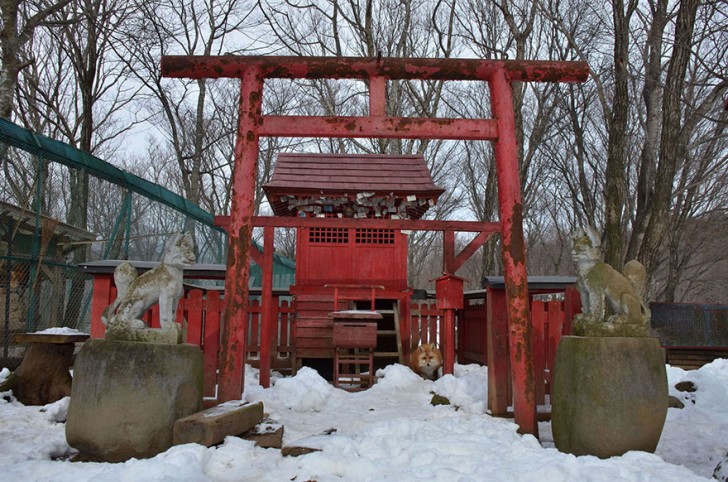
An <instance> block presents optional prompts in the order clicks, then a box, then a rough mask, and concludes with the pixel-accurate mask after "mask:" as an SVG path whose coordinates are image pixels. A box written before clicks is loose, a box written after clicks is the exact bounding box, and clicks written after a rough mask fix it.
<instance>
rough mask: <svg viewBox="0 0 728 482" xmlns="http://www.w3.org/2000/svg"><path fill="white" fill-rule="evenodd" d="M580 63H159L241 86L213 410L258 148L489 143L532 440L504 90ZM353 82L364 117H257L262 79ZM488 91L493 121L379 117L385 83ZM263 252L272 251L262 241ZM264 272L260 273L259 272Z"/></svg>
mask: <svg viewBox="0 0 728 482" xmlns="http://www.w3.org/2000/svg"><path fill="white" fill-rule="evenodd" d="M588 74H589V67H588V65H587V64H586V63H585V62H546V61H508V60H476V59H406V58H377V59H363V58H347V57H343V58H342V57H261V56H234V55H226V56H165V57H162V75H163V76H166V77H178V78H182V77H184V78H197V79H199V78H222V77H227V78H240V79H241V90H240V104H239V109H238V112H239V120H238V131H237V141H236V145H235V167H234V170H233V178H232V188H233V198H232V208H231V218H230V226H229V230H228V232H229V235H230V239H229V244H230V246H229V250H228V261H227V264H228V271H227V276H226V279H225V286H226V291H225V323H224V329H223V335H222V337H223V341H222V343H223V346H222V353H221V360H220V379H221V382H220V386H219V392H218V394H219V400H220V401H227V400H235V399H239V398H240V394H241V393H242V387H243V376H244V370H243V364H244V355H245V337H246V333H245V330H246V325H247V323H246V320H247V315H248V277H249V267H248V266H249V259H248V258H249V256H250V255H251V250H250V246H251V235H252V230H253V226H254V219H253V214H254V211H253V200H254V195H255V194H254V193H255V183H256V178H257V177H256V171H257V159H258V141H259V138H260V137H261V136H269V137H343V138H401V139H404V138H422V139H457V140H489V141H493V142H494V143H495V157H496V171H497V178H498V179H497V182H498V202H499V214H500V228H501V229H500V231H501V245H502V258H503V266H504V275H505V284H506V296H507V299H508V310H507V312H508V321H509V326H510V330H509V346H510V357H511V367H512V381H513V391H514V402H513V405H514V415H515V421H516V423H517V424H518V425H519V427H520V429H519V431H520V432H521V433H530V434H533V435H536V436H537V435H538V424H537V420H536V397H535V384H534V367H533V356H532V351H531V337H530V329H531V326H530V325H531V320H530V312H529V300H528V285H527V281H526V253H525V246H524V241H523V224H522V221H523V207H522V204H521V192H520V182H519V177H518V157H517V144H516V134H515V122H514V115H513V92H512V88H511V82H583V81H585V80H586V79H587V77H588ZM270 78H286V79H300V78H306V79H359V80H364V81H368V82H369V116H362V117H342V116H264V115H263V113H262V104H263V83H264V80H265V79H270ZM390 79H391V80H397V79H400V80H477V81H484V82H488V85H489V88H490V97H491V111H492V114H493V119H443V118H438V119H431V118H402V117H391V116H387V115H386V82H387V80H390ZM268 238H271V241H269V242H267V243H266V246H265V248H264V249H266V250H267V249H269V248H270V249H271V250H272V236H269V235H268V233H266V241H267V240H268ZM264 271H265V270H264Z"/></svg>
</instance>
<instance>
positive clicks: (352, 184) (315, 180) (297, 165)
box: [263, 154, 444, 216]
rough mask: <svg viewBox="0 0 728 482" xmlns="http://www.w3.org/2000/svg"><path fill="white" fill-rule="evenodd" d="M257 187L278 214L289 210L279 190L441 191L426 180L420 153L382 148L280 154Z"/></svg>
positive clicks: (432, 195)
mask: <svg viewBox="0 0 728 482" xmlns="http://www.w3.org/2000/svg"><path fill="white" fill-rule="evenodd" d="M263 189H264V190H265V192H266V195H267V196H268V200H269V202H270V203H271V206H272V207H273V211H274V212H275V213H276V215H279V216H281V215H284V216H285V215H292V214H293V213H290V212H289V210H288V208H286V207H285V206H283V204H284V203H282V202H281V201H280V199H279V198H280V196H295V197H302V196H312V195H322V196H349V197H355V196H356V195H357V194H358V193H364V192H367V193H374V196H392V197H395V198H398V199H404V198H406V197H407V196H416V197H417V198H419V199H432V200H433V201H436V200H437V198H438V197H439V196H440V194H442V193H443V192H444V190H443V189H441V188H439V187H437V186H436V185H435V183H434V182H433V181H432V175H431V174H430V171H429V169H428V168H427V164H426V162H425V158H424V157H423V156H422V155H387V154H280V155H279V156H278V160H277V161H276V166H275V169H274V171H273V176H272V178H271V181H270V182H269V183H267V184H266V185H264V186H263ZM422 212H423V213H424V210H423V211H422ZM420 215H421V214H420Z"/></svg>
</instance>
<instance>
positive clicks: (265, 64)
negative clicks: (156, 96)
mask: <svg viewBox="0 0 728 482" xmlns="http://www.w3.org/2000/svg"><path fill="white" fill-rule="evenodd" d="M161 67H162V75H163V76H165V77H188V78H218V77H229V78H240V77H242V76H243V74H244V72H245V71H247V70H248V69H251V68H257V69H259V70H260V72H261V74H262V75H263V76H264V77H265V78H287V79H300V78H307V79H368V78H370V77H382V78H385V79H426V80H427V79H432V80H484V81H488V80H490V79H491V77H492V76H493V74H494V73H495V72H502V73H505V75H506V80H509V81H522V82H583V81H585V80H586V79H587V77H588V75H589V66H588V64H587V63H586V62H561V61H558V62H553V61H538V60H481V59H412V58H410V59H400V58H381V59H362V58H356V57H307V58H302V57H264V56H237V55H223V56H164V57H162V63H161Z"/></svg>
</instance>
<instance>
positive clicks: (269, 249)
mask: <svg viewBox="0 0 728 482" xmlns="http://www.w3.org/2000/svg"><path fill="white" fill-rule="evenodd" d="M274 229H275V228H274V227H273V226H267V227H266V228H264V229H263V264H261V265H260V266H261V269H262V270H263V280H262V285H263V286H262V291H263V293H262V294H263V296H262V300H261V303H262V305H261V313H260V317H261V323H260V325H261V328H260V329H261V332H260V379H259V380H260V384H261V386H263V387H265V388H268V387H270V362H271V342H272V340H273V339H274V338H275V337H274V336H273V330H275V329H276V326H277V325H278V323H276V321H277V320H274V319H273V314H274V310H273V234H274ZM276 303H277V301H276Z"/></svg>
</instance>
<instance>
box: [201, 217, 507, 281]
mask: <svg viewBox="0 0 728 482" xmlns="http://www.w3.org/2000/svg"><path fill="white" fill-rule="evenodd" d="M215 225H216V226H220V227H221V228H223V229H228V226H230V216H215ZM253 226H255V227H265V226H275V227H277V228H313V227H317V228H361V229H394V230H398V231H402V230H405V231H446V230H453V231H461V232H470V233H479V232H481V231H485V232H489V233H497V232H499V231H500V223H486V222H481V221H437V220H421V219H380V218H372V219H370V218H360V219H356V218H354V219H347V218H298V217H290V218H289V217H278V216H255V217H253ZM298 288H299V289H301V288H302V287H300V286H299V287H298Z"/></svg>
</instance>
